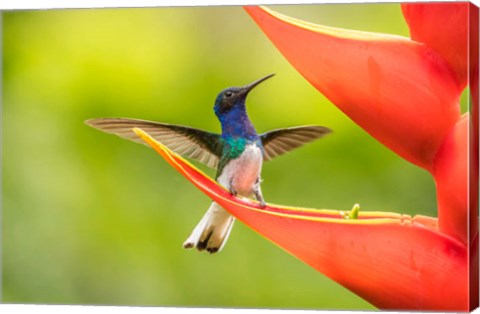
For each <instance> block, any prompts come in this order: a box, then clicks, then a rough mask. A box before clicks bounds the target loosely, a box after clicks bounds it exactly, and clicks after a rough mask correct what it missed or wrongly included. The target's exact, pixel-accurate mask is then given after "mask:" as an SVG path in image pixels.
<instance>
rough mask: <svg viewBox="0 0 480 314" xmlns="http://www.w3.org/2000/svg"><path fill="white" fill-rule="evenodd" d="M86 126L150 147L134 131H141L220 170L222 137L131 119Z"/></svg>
mask: <svg viewBox="0 0 480 314" xmlns="http://www.w3.org/2000/svg"><path fill="white" fill-rule="evenodd" d="M85 123H86V124H87V125H89V126H91V127H93V128H96V129H98V130H101V131H103V132H106V133H110V134H115V135H118V136H120V137H122V138H125V139H127V140H131V141H134V142H137V143H141V144H146V143H145V142H144V141H143V140H142V139H141V138H140V137H138V136H137V135H136V134H135V133H134V132H133V131H132V129H133V128H140V129H142V130H144V131H145V132H147V133H148V134H150V135H151V136H152V137H153V138H154V139H156V140H157V141H159V142H160V143H162V144H163V145H165V146H167V147H168V148H169V149H171V150H172V151H174V152H175V153H177V154H179V155H182V156H183V157H187V158H191V159H195V160H197V161H199V162H201V163H203V164H205V165H207V166H208V167H211V168H216V167H217V164H218V160H219V158H220V155H221V153H222V141H221V140H220V135H219V134H214V133H209V132H205V131H202V130H198V129H194V128H190V127H186V126H181V125H173V124H167V123H159V122H153V121H146V120H138V119H128V118H97V119H90V120H87V121H85ZM147 146H148V145H147Z"/></svg>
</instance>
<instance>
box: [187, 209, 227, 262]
mask: <svg viewBox="0 0 480 314" xmlns="http://www.w3.org/2000/svg"><path fill="white" fill-rule="evenodd" d="M234 221H235V218H234V217H233V216H232V215H230V214H229V213H228V212H227V211H226V210H224V209H223V208H222V207H220V206H219V205H218V204H217V203H215V202H212V205H210V207H209V208H208V210H207V212H206V213H205V215H203V217H202V219H201V220H200V222H199V223H198V224H197V226H196V227H195V229H193V231H192V233H191V234H190V236H189V237H188V239H187V240H186V241H185V242H184V243H183V247H184V248H187V249H189V248H193V247H196V248H197V249H198V250H199V251H202V250H205V249H206V250H207V251H208V252H210V253H215V252H219V251H221V250H222V248H223V246H224V245H225V243H226V241H227V239H228V236H229V235H230V231H231V230H232V226H233V222H234Z"/></svg>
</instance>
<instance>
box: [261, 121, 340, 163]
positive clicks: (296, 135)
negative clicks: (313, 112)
mask: <svg viewBox="0 0 480 314" xmlns="http://www.w3.org/2000/svg"><path fill="white" fill-rule="evenodd" d="M330 132H331V130H330V129H329V128H326V127H323V126H317V125H307V126H297V127H291V128H285V129H278V130H273V131H270V132H266V133H263V134H260V139H261V141H262V144H263V150H264V160H265V161H267V160H272V159H273V158H275V157H277V156H279V155H282V154H285V153H286V152H289V151H291V150H293V149H295V148H297V147H300V146H302V145H303V144H306V143H309V142H311V141H314V140H316V139H319V138H321V137H322V136H324V135H326V134H328V133H330Z"/></svg>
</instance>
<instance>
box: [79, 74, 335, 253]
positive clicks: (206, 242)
mask: <svg viewBox="0 0 480 314" xmlns="http://www.w3.org/2000/svg"><path fill="white" fill-rule="evenodd" d="M273 75H274V74H270V75H268V76H265V77H263V78H261V79H259V80H257V81H255V82H253V83H251V84H248V85H245V86H243V87H230V88H227V89H224V90H223V91H221V92H220V93H219V94H218V96H217V98H216V100H215V106H214V111H215V114H216V116H217V117H218V120H220V123H221V126H222V134H214V133H210V132H206V131H202V130H198V129H194V128H191V127H186V126H180V125H173V124H166V123H159V122H152V121H145V120H137V119H128V118H97V119H91V120H87V121H85V123H86V124H88V125H90V126H92V127H94V128H97V129H99V130H101V131H104V132H107V133H111V134H116V135H118V136H121V137H123V138H126V139H129V140H132V141H135V142H139V143H142V144H145V143H144V142H143V140H142V139H140V138H139V137H138V136H137V135H136V134H135V133H134V132H133V131H132V129H133V128H141V129H143V130H144V131H145V132H147V133H148V134H150V135H151V136H152V137H153V138H155V139H156V140H157V141H159V142H161V143H162V144H164V145H165V146H167V147H168V148H169V149H171V150H172V151H174V152H176V153H178V154H180V155H182V156H184V157H187V158H192V159H195V160H197V161H199V162H201V163H203V164H205V165H207V166H209V167H212V168H216V169H217V174H216V180H217V182H218V183H220V185H222V186H223V187H225V188H227V189H228V190H230V192H231V193H232V194H234V195H239V196H243V197H252V196H253V197H255V198H256V200H257V201H258V202H259V205H260V207H264V206H265V201H264V199H263V196H262V193H261V190H260V182H261V180H260V172H261V169H262V163H263V161H267V160H271V159H272V158H274V157H276V156H278V155H282V154H284V153H286V152H288V151H290V150H292V149H294V148H297V147H300V146H301V145H303V144H305V143H308V142H311V141H313V140H315V139H318V138H320V137H322V136H324V135H325V134H328V133H329V132H331V131H330V129H328V128H326V127H322V126H316V125H310V126H299V127H291V128H284V129H277V130H273V131H270V132H266V133H263V134H257V132H256V131H255V128H254V127H253V124H252V122H251V121H250V119H249V118H248V115H247V110H246V107H245V100H246V97H247V95H248V93H249V92H250V91H251V90H252V89H253V88H254V87H255V86H257V85H258V84H260V83H261V82H263V81H265V80H266V79H268V78H270V77H272V76H273ZM234 219H235V218H234V217H233V216H231V215H230V214H229V213H228V212H227V211H225V210H224V209H223V208H222V207H220V206H219V205H218V204H216V203H215V202H212V204H211V206H210V208H209V209H208V211H207V212H206V213H205V215H204V216H203V218H202V219H201V220H200V222H199V223H198V224H197V226H196V227H195V229H194V230H193V232H192V233H191V234H190V236H189V237H188V239H187V240H186V241H185V243H184V244H183V246H184V247H185V248H192V247H196V248H197V249H198V250H199V251H203V250H207V251H208V252H210V253H215V252H218V251H220V250H221V249H222V248H223V246H224V245H225V242H226V240H227V238H228V236H229V234H230V230H231V229H232V226H233V222H234Z"/></svg>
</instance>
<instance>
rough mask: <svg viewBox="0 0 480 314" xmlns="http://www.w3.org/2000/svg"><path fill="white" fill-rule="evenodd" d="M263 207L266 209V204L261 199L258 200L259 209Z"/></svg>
mask: <svg viewBox="0 0 480 314" xmlns="http://www.w3.org/2000/svg"><path fill="white" fill-rule="evenodd" d="M265 207H267V203H265V200H264V199H261V200H260V208H265Z"/></svg>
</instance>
